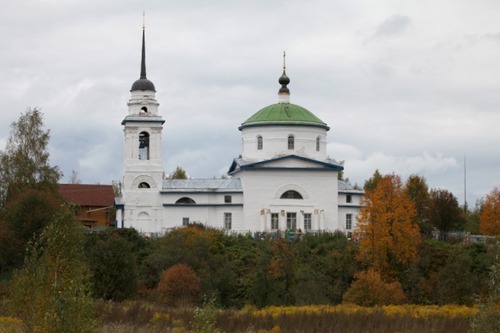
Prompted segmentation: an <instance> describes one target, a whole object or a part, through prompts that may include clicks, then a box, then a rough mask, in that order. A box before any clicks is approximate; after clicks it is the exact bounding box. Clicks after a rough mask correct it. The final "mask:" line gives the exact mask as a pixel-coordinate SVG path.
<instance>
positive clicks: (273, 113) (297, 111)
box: [239, 103, 330, 131]
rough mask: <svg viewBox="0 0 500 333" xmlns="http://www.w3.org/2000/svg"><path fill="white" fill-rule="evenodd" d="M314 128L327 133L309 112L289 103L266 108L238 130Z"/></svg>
mask: <svg viewBox="0 0 500 333" xmlns="http://www.w3.org/2000/svg"><path fill="white" fill-rule="evenodd" d="M281 125H287V126H290V125H291V126H314V127H321V128H324V129H326V130H327V131H328V130H329V129H330V127H328V125H326V123H324V122H323V121H322V120H321V119H319V118H318V117H316V116H315V115H314V114H313V113H312V112H311V111H309V110H307V109H305V108H303V107H302V106H299V105H295V104H291V103H277V104H272V105H269V106H266V107H265V108H263V109H262V110H260V111H258V112H257V113H256V114H254V115H253V116H251V117H250V118H248V119H247V120H246V121H245V122H243V123H242V124H241V126H240V127H239V129H240V130H241V129H243V128H245V127H251V126H281Z"/></svg>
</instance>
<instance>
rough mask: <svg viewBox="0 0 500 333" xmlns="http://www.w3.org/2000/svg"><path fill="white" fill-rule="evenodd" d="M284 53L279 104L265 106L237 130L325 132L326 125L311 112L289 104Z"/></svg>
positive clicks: (288, 81) (288, 79) (327, 128)
mask: <svg viewBox="0 0 500 333" xmlns="http://www.w3.org/2000/svg"><path fill="white" fill-rule="evenodd" d="M285 68H286V66H285V53H283V74H282V75H281V77H280V78H279V80H278V82H279V84H281V88H280V89H279V91H278V95H279V103H277V104H272V105H269V106H266V107H265V108H263V109H261V110H259V111H257V113H255V114H254V115H253V116H251V117H250V118H248V119H247V120H245V121H244V122H243V123H242V124H241V126H240V127H239V130H240V131H241V130H242V129H243V128H246V127H251V126H314V127H321V128H324V129H326V130H327V131H328V130H329V129H330V128H329V127H328V125H327V124H326V123H325V122H323V121H322V120H321V119H319V118H318V117H316V116H315V115H314V114H313V113H312V112H311V111H309V110H307V109H306V108H303V107H302V106H299V105H296V104H292V103H290V89H288V84H289V83H290V78H289V77H288V76H287V75H286V70H285Z"/></svg>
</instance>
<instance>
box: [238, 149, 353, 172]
mask: <svg viewBox="0 0 500 333" xmlns="http://www.w3.org/2000/svg"><path fill="white" fill-rule="evenodd" d="M281 162H285V164H282V163H281ZM294 162H295V163H294ZM297 162H298V163H297ZM343 169H344V167H343V166H342V165H340V164H338V163H337V161H335V160H333V159H328V160H326V161H318V160H315V159H311V158H307V157H303V156H298V155H293V154H292V155H286V156H280V157H276V158H272V159H269V160H263V161H255V160H247V159H243V158H235V159H234V160H233V163H232V164H231V166H230V167H229V171H228V174H230V175H233V174H235V173H237V172H239V171H241V170H281V171H283V170H284V171H293V170H297V171H298V170H301V171H304V170H316V171H341V170H343Z"/></svg>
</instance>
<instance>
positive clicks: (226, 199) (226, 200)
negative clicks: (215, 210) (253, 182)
mask: <svg viewBox="0 0 500 333" xmlns="http://www.w3.org/2000/svg"><path fill="white" fill-rule="evenodd" d="M232 201H233V198H232V197H231V196H230V195H225V196H224V202H225V203H231V202H232Z"/></svg>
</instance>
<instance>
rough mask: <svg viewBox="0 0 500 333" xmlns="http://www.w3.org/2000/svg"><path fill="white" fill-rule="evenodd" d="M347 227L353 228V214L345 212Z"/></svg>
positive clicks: (348, 228)
mask: <svg viewBox="0 0 500 333" xmlns="http://www.w3.org/2000/svg"><path fill="white" fill-rule="evenodd" d="M345 229H346V230H352V214H345Z"/></svg>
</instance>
